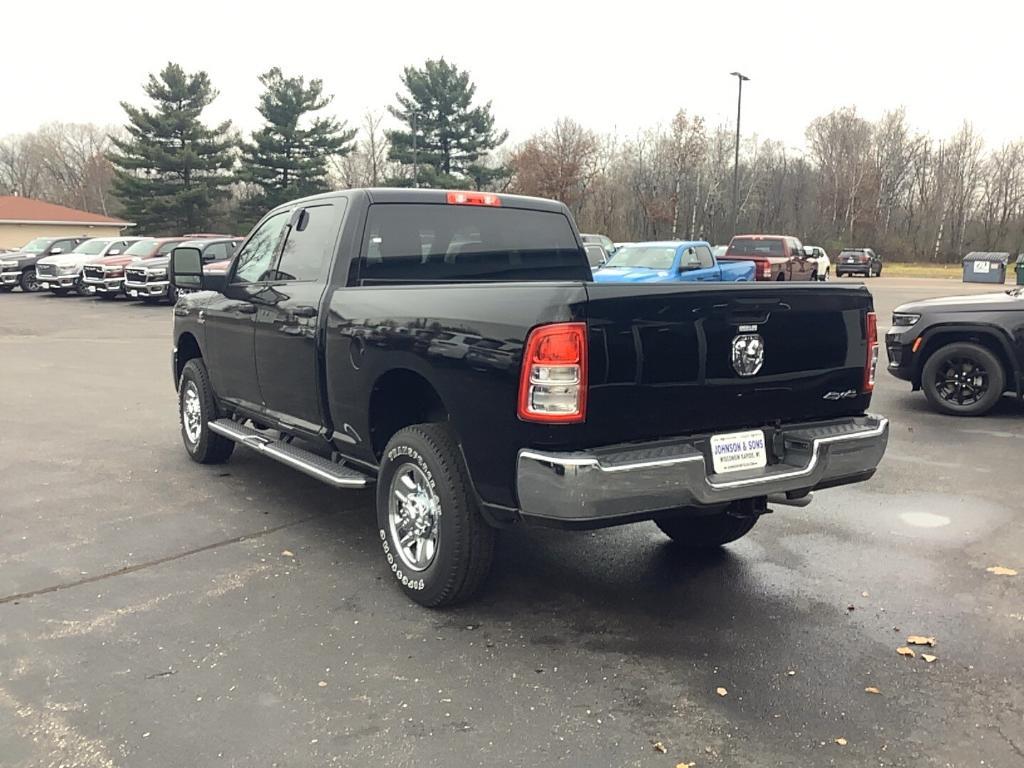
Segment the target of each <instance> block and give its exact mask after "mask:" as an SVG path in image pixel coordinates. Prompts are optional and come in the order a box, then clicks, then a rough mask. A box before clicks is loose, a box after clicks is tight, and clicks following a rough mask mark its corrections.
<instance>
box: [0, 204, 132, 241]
mask: <svg viewBox="0 0 1024 768" xmlns="http://www.w3.org/2000/svg"><path fill="white" fill-rule="evenodd" d="M130 226H132V222H130V221H123V220H121V219H115V218H113V217H111V216H101V215H100V214H98V213H89V212H88V211H79V210H76V209H74V208H65V207H64V206H63V205H54V204H53V203H47V202H44V201H42V200H34V199H33V198H31V197H16V196H2V195H0V249H3V248H19V247H21V246H22V245H24V244H25V243H27V242H29V241H30V240H32V239H34V238H37V237H75V236H78V237H112V236H114V235H118V234H120V233H121V230H122V229H124V228H125V227H130Z"/></svg>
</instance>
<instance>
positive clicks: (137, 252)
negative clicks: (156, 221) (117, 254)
mask: <svg viewBox="0 0 1024 768" xmlns="http://www.w3.org/2000/svg"><path fill="white" fill-rule="evenodd" d="M156 242H157V241H156V239H155V238H152V237H147V238H146V239H145V240H136V241H135V242H134V243H132V244H131V246H130V247H129V248H128V250H127V251H125V252H124V255H125V256H148V255H149V254H151V253H152V252H153V249H154V248H156Z"/></svg>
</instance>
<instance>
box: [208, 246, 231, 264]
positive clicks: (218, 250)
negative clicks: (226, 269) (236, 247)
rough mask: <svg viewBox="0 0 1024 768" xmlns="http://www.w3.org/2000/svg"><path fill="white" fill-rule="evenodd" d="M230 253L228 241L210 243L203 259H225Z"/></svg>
mask: <svg viewBox="0 0 1024 768" xmlns="http://www.w3.org/2000/svg"><path fill="white" fill-rule="evenodd" d="M229 255H230V251H229V250H228V243H210V245H209V246H207V248H206V250H205V251H203V261H224V259H226V258H227V257H228V256H229Z"/></svg>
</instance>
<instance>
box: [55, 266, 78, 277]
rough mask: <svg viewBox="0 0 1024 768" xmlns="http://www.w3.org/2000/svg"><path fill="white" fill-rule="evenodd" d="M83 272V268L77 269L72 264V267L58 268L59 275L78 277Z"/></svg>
mask: <svg viewBox="0 0 1024 768" xmlns="http://www.w3.org/2000/svg"><path fill="white" fill-rule="evenodd" d="M81 271H82V268H81V267H76V266H75V265H74V264H72V265H71V266H70V267H58V268H57V274H59V275H77V274H78V273H79V272H81Z"/></svg>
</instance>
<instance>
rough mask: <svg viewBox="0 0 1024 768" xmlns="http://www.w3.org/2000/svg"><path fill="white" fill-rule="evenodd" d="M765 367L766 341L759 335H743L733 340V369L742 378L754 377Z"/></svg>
mask: <svg viewBox="0 0 1024 768" xmlns="http://www.w3.org/2000/svg"><path fill="white" fill-rule="evenodd" d="M762 365H764V339H763V338H761V334H759V333H741V334H740V335H739V336H737V337H736V338H734V339H733V340H732V367H733V370H735V371H736V373H738V374H739V375H740V376H753V375H754V374H755V373H757V372H758V371H760V370H761V366H762Z"/></svg>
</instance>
